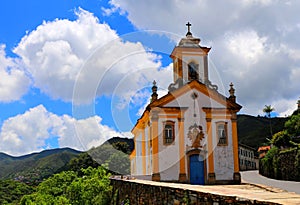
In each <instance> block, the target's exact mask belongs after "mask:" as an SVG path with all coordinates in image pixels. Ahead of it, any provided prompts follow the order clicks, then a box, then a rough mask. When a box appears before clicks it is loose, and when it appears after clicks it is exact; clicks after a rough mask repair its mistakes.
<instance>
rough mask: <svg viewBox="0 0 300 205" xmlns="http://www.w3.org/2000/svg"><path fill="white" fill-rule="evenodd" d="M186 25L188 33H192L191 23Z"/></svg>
mask: <svg viewBox="0 0 300 205" xmlns="http://www.w3.org/2000/svg"><path fill="white" fill-rule="evenodd" d="M185 25H186V26H187V27H188V33H190V32H191V30H190V27H191V25H192V24H190V22H187V24H185Z"/></svg>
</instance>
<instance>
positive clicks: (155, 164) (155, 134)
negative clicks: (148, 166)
mask: <svg viewBox="0 0 300 205" xmlns="http://www.w3.org/2000/svg"><path fill="white" fill-rule="evenodd" d="M153 115H154V116H152V163H153V165H152V170H153V171H152V172H153V174H158V173H159V161H158V151H159V150H158V137H159V135H158V116H157V113H153Z"/></svg>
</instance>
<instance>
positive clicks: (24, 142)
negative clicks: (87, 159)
mask: <svg viewBox="0 0 300 205" xmlns="http://www.w3.org/2000/svg"><path fill="white" fill-rule="evenodd" d="M101 121H102V119H101V117H99V116H93V117H89V118H86V119H81V120H77V119H74V118H72V117H71V116H68V115H62V116H58V115H56V114H54V113H51V112H49V111H48V110H47V109H46V108H45V107H44V106H43V105H39V106H36V107H34V108H31V109H29V110H28V111H26V112H25V113H24V114H19V115H17V116H14V117H11V118H9V119H7V120H5V121H4V122H3V125H2V128H1V134H0V150H1V152H5V153H8V154H11V155H23V154H28V153H31V152H36V151H41V150H43V149H45V148H53V147H52V145H51V143H50V142H51V141H57V143H58V147H71V148H74V149H77V150H87V149H90V148H92V147H96V146H99V145H101V144H102V143H103V142H105V141H106V140H107V139H109V138H111V137H115V136H120V137H122V136H124V135H125V136H129V135H128V133H125V134H123V133H119V132H116V131H114V130H113V129H112V128H110V127H108V126H106V125H103V124H101Z"/></svg>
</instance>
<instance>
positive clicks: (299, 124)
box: [284, 114, 300, 137]
mask: <svg viewBox="0 0 300 205" xmlns="http://www.w3.org/2000/svg"><path fill="white" fill-rule="evenodd" d="M284 127H285V129H286V130H287V132H288V134H289V135H291V136H292V137H298V136H300V114H297V115H292V117H291V118H290V119H289V120H288V121H287V122H286V123H285V124H284Z"/></svg>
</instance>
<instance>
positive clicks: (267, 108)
mask: <svg viewBox="0 0 300 205" xmlns="http://www.w3.org/2000/svg"><path fill="white" fill-rule="evenodd" d="M274 110H275V109H274V108H273V107H272V106H271V105H265V108H264V109H263V112H264V113H266V115H267V117H268V118H269V123H270V134H271V137H272V136H273V130H272V122H271V113H272V112H273V111H274Z"/></svg>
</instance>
